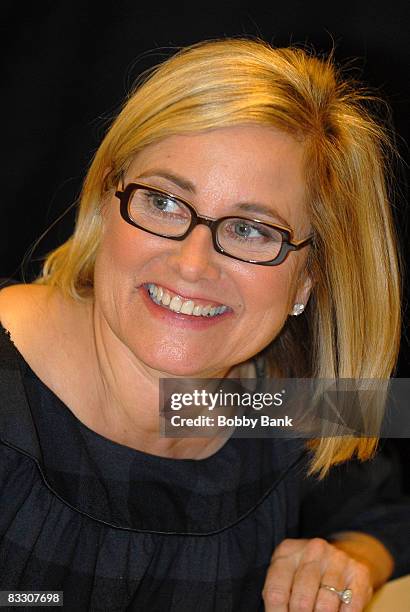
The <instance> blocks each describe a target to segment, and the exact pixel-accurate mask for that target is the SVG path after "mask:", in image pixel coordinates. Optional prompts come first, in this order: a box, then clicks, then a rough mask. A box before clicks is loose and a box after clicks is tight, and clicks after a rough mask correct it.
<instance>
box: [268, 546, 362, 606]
mask: <svg viewBox="0 0 410 612" xmlns="http://www.w3.org/2000/svg"><path fill="white" fill-rule="evenodd" d="M320 584H327V585H329V586H333V587H335V588H336V589H337V590H338V591H342V590H344V589H346V588H349V589H351V591H352V593H353V596H352V601H351V603H350V604H344V603H342V602H341V601H340V599H339V597H338V595H337V594H336V593H334V592H332V591H329V590H327V589H324V588H320ZM372 594H373V586H372V579H371V571H370V568H369V566H368V565H367V564H366V563H365V562H364V561H362V560H360V561H359V560H357V559H355V558H353V557H352V556H350V555H349V554H347V553H346V552H344V551H342V550H339V549H338V548H337V547H336V546H335V545H333V544H330V543H329V542H327V541H326V540H322V539H321V538H313V539H310V540H305V539H294V540H292V539H286V540H283V542H281V544H279V546H278V547H277V548H276V550H275V551H274V553H273V555H272V560H271V564H270V566H269V568H268V572H267V574H266V580H265V585H264V588H263V592H262V596H263V600H264V603H265V611H266V612H313V611H314V612H339V611H340V612H360V611H362V610H363V609H364V607H365V606H366V605H367V603H368V602H369V601H370V599H371V597H372Z"/></svg>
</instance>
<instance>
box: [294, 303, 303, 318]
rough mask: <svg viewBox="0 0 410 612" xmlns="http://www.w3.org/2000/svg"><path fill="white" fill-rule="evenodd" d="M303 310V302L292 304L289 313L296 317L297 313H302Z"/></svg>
mask: <svg viewBox="0 0 410 612" xmlns="http://www.w3.org/2000/svg"><path fill="white" fill-rule="evenodd" d="M304 310H305V305H304V304H294V306H293V308H292V312H291V314H292V315H293V316H295V317H297V316H298V315H300V314H302V312H303V311H304Z"/></svg>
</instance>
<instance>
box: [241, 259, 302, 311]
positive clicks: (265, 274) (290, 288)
mask: <svg viewBox="0 0 410 612" xmlns="http://www.w3.org/2000/svg"><path fill="white" fill-rule="evenodd" d="M249 280H250V279H247V281H248V282H247V298H246V303H247V305H248V309H249V312H250V313H252V314H253V315H254V316H257V317H264V316H272V315H273V316H274V317H277V318H279V319H286V317H287V315H288V313H289V311H290V307H291V304H292V303H293V295H294V291H295V270H294V266H291V265H285V264H282V265H281V266H277V267H273V268H269V267H267V268H266V269H257V270H256V271H255V273H254V275H253V278H252V279H251V282H249Z"/></svg>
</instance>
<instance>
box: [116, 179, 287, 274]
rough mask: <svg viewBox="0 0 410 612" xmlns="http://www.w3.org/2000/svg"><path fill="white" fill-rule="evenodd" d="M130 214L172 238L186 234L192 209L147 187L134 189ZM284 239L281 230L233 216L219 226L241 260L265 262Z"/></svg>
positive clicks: (227, 247)
mask: <svg viewBox="0 0 410 612" xmlns="http://www.w3.org/2000/svg"><path fill="white" fill-rule="evenodd" d="M128 214H129V216H130V218H131V219H132V220H133V221H134V222H135V223H136V224H137V225H139V226H140V227H142V228H144V229H147V230H149V231H150V232H153V233H157V234H161V235H163V236H168V237H170V238H172V237H179V236H182V235H183V234H185V232H186V231H187V229H188V228H189V226H190V223H191V219H192V214H191V211H190V209H189V208H188V207H187V206H186V205H185V204H184V203H183V202H181V201H180V200H178V199H176V198H173V197H171V196H168V195H166V194H163V193H160V192H156V191H152V190H150V189H145V188H138V189H135V190H134V191H133V192H132V194H131V196H130V199H129V202H128ZM282 240H283V237H282V234H281V233H280V232H279V231H278V230H276V229H275V228H273V227H270V226H269V225H265V224H264V223H260V222H258V221H251V220H245V219H241V218H236V217H230V218H228V219H225V220H224V221H222V222H221V223H219V225H218V231H217V241H218V243H219V245H220V246H221V247H222V249H223V250H224V251H225V252H226V253H229V254H230V255H233V256H234V257H238V258H240V259H249V260H254V261H261V262H262V261H269V260H272V259H275V257H277V256H278V254H279V252H280V249H281V246H282Z"/></svg>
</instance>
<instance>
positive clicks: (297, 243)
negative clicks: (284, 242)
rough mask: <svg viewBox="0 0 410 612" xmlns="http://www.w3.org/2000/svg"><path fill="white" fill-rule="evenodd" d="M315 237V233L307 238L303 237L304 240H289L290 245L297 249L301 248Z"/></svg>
mask: <svg viewBox="0 0 410 612" xmlns="http://www.w3.org/2000/svg"><path fill="white" fill-rule="evenodd" d="M313 238H314V234H310V235H309V236H307V237H306V238H303V239H302V240H292V241H290V242H289V245H290V246H292V247H294V249H295V250H297V249H301V248H302V247H304V246H306V245H307V244H310V243H311V242H312V241H313Z"/></svg>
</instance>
